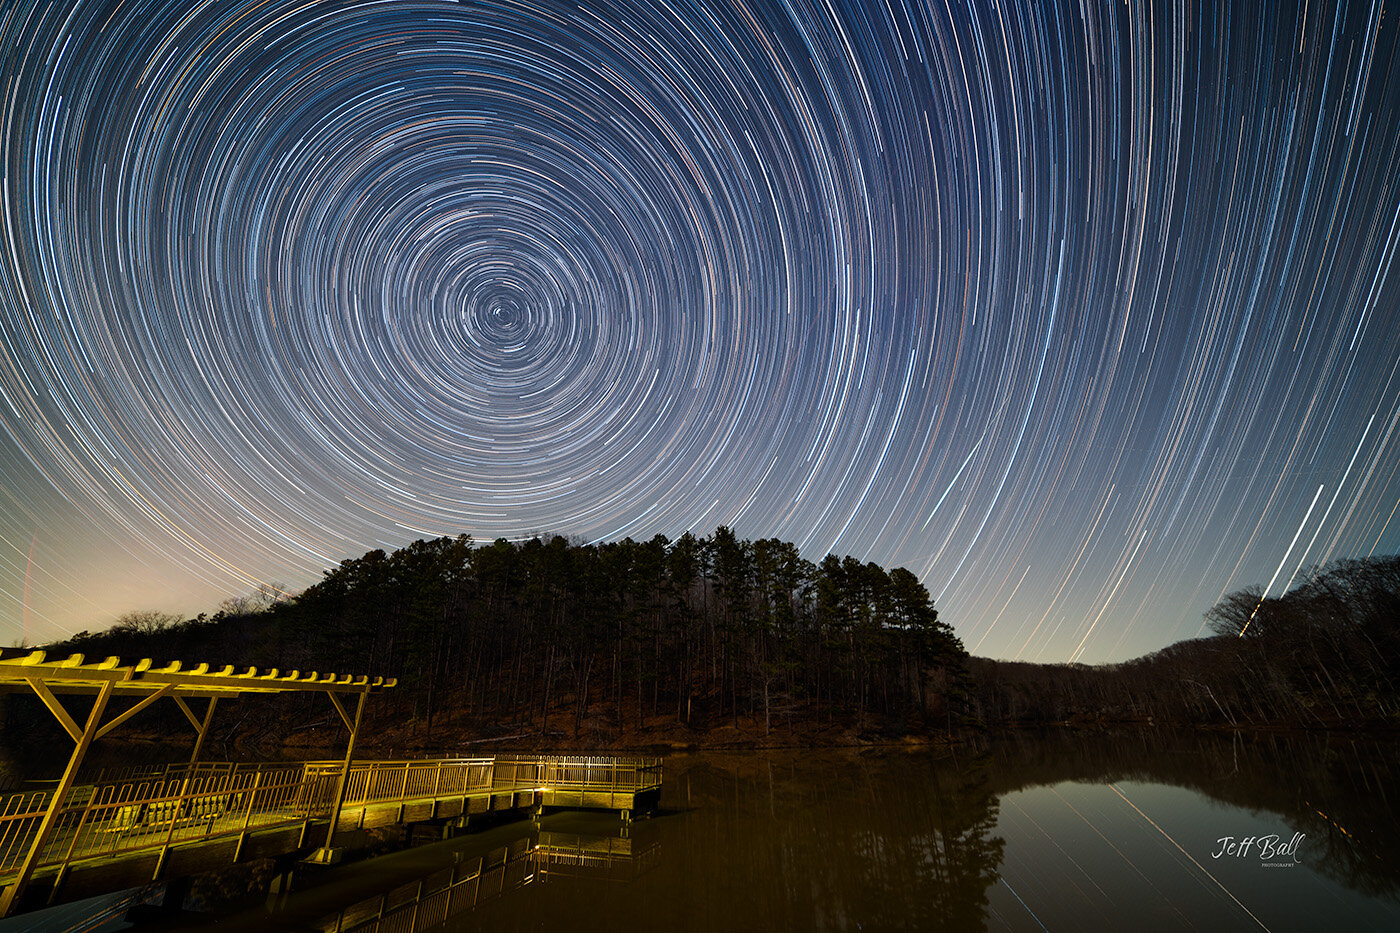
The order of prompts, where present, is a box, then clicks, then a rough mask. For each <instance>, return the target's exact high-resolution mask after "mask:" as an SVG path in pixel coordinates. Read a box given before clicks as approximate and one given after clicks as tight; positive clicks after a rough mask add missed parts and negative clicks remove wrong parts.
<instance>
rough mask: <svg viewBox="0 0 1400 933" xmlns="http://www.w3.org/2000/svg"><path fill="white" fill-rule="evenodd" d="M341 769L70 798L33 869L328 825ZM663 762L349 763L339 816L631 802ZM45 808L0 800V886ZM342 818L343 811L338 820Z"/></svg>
mask: <svg viewBox="0 0 1400 933" xmlns="http://www.w3.org/2000/svg"><path fill="white" fill-rule="evenodd" d="M342 767H343V764H342V762H339V761H304V762H273V763H265V764H229V763H210V762H205V763H200V764H197V765H195V766H193V767H191V766H187V765H170V766H166V767H161V768H151V769H145V770H143V771H142V772H141V775H142V776H141V778H140V779H137V780H127V781H117V782H110V783H109V782H99V783H95V784H92V785H88V786H86V787H83V788H75V789H74V792H73V793H72V794H70V795H69V797H68V799H67V801H66V802H65V804H64V807H63V809H62V810H61V811H60V814H59V818H58V819H59V822H58V827H57V829H56V831H55V832H53V834H52V835H51V836H50V837H49V838H48V840H47V842H46V844H45V845H44V847H43V850H42V852H41V853H40V857H39V861H38V863H37V867H39V868H40V869H48V870H52V869H53V868H54V866H60V870H66V866H68V865H69V864H71V863H73V862H78V861H81V860H84V859H91V858H98V857H110V856H121V855H124V854H128V853H138V852H142V851H149V850H154V849H159V850H162V852H163V851H164V850H166V849H168V848H169V847H170V846H172V845H183V844H188V843H195V842H200V841H205V840H213V839H217V838H221V837H225V838H226V837H234V836H245V835H246V834H248V833H251V832H257V831H259V830H264V829H272V828H276V827H283V826H286V825H289V824H297V823H306V822H308V821H310V820H313V819H323V818H326V817H328V816H329V815H330V813H331V811H332V810H333V808H334V805H335V795H336V789H337V787H338V782H339V778H340V772H341V768H342ZM660 768H661V760H660V759H659V758H626V759H620V758H604V757H596V756H558V755H554V756H548V755H501V756H497V757H481V758H442V759H429V760H404V761H364V762H356V763H353V764H352V765H351V767H350V774H349V780H348V781H347V787H346V796H345V802H344V805H343V807H344V808H346V809H353V808H356V807H366V806H374V805H380V804H394V803H405V802H411V801H418V800H431V799H440V798H452V797H481V796H491V795H496V794H515V793H521V792H530V791H543V790H546V789H553V790H558V789H584V790H590V791H609V792H637V791H642V790H646V789H649V788H654V787H656V786H659V784H660V777H661V772H660ZM48 803H49V793H48V792H47V791H44V790H39V791H31V792H28V793H16V794H10V795H8V796H5V797H3V798H0V885H3V884H5V883H7V881H8V878H9V877H11V876H12V875H13V873H15V872H17V871H18V869H19V866H20V864H21V863H22V862H23V861H24V859H25V857H26V855H27V853H28V851H29V848H30V845H31V843H32V841H33V839H34V835H35V833H36V832H37V829H38V826H39V822H40V820H41V819H42V818H43V816H44V813H45V810H46V808H47V806H48ZM342 812H343V811H342Z"/></svg>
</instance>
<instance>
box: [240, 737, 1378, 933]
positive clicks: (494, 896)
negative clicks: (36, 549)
mask: <svg viewBox="0 0 1400 933" xmlns="http://www.w3.org/2000/svg"><path fill="white" fill-rule="evenodd" d="M1395 750H1396V749H1395V746H1394V745H1393V744H1387V743H1381V742H1371V741H1363V740H1360V739H1355V738H1339V737H1335V736H1332V737H1284V736H1253V737H1248V738H1243V737H1238V736H1232V735H1229V734H1207V733H1186V734H1170V733H1150V734H1149V733H1140V732H1130V733H1124V734H1115V735H1105V734H1100V733H1094V734H1086V733H1075V732H1068V731H1066V732H1055V733H1049V734H1014V735H1010V736H1005V737H1001V738H998V739H996V740H989V741H985V742H982V743H977V744H973V745H964V746H961V747H959V748H958V749H957V751H956V752H955V753H952V754H948V753H940V754H934V753H930V752H928V751H925V750H921V749H880V750H864V751H861V750H849V751H817V752H813V751H799V750H792V751H771V752H761V753H760V752H753V753H744V752H734V753H713V752H712V753H704V754H691V755H676V756H672V757H671V758H669V759H667V761H666V784H665V786H664V787H663V792H662V799H661V811H660V812H659V813H658V814H657V815H656V816H655V817H653V818H652V819H649V820H643V821H640V822H637V823H635V824H632V825H631V826H630V827H628V826H627V825H626V824H622V823H621V822H620V821H619V820H618V818H617V816H616V815H614V814H610V813H592V814H589V813H569V812H560V813H554V814H550V815H547V816H546V817H545V818H544V820H543V821H542V822H541V823H540V824H538V825H537V824H531V823H529V822H522V823H517V824H511V825H508V826H499V827H496V828H494V829H490V830H488V831H486V832H483V833H481V834H470V835H468V836H466V837H461V838H458V839H454V840H452V841H451V842H448V843H439V844H437V845H433V846H427V847H424V848H423V849H422V850H414V853H416V854H414V853H400V854H399V855H398V856H390V857H388V858H387V859H383V860H377V861H376V862H367V863H361V865H360V866H354V865H352V866H348V867H346V868H344V869H337V870H336V872H332V873H331V875H328V876H327V879H328V883H326V884H322V885H320V886H318V887H313V888H309V889H307V890H305V891H300V892H297V891H294V893H292V894H291V895H289V896H285V897H279V898H276V899H274V901H273V902H272V903H271V904H270V906H269V908H259V909H258V910H257V911H256V912H255V913H256V916H252V915H244V919H245V920H246V921H247V923H245V928H249V929H262V928H275V927H282V928H289V927H295V928H298V929H308V928H314V929H321V930H335V929H340V930H363V931H366V933H368V931H378V930H391V929H392V930H409V929H412V930H425V929H444V930H472V929H490V930H518V929H555V928H569V929H603V928H607V929H614V928H618V927H623V928H637V929H658V928H659V929H668V928H669V929H672V930H677V931H680V930H775V929H777V930H787V929H814V930H821V929H832V930H847V929H866V930H870V929H875V930H886V929H888V930H902V929H908V930H979V929H995V930H1001V929H1028V930H1038V929H1041V928H1042V927H1044V928H1049V929H1060V928H1067V927H1068V928H1106V927H1117V926H1125V925H1131V926H1132V928H1133V929H1134V930H1135V931H1143V930H1152V929H1179V928H1182V927H1192V926H1194V927H1205V928H1228V927H1234V926H1242V927H1243V926H1248V927H1257V928H1265V929H1271V930H1288V929H1313V928H1317V927H1319V926H1320V925H1324V924H1325V925H1328V926H1336V927H1338V928H1345V929H1365V928H1373V929H1400V842H1398V841H1397V840H1400V822H1398V821H1397V811H1396V807H1395V801H1394V800H1393V795H1394V789H1395V788H1396V787H1397V786H1400V784H1397V782H1396V777H1397V775H1396V773H1395V772H1396V769H1397V765H1396V762H1397V756H1396V755H1395ZM1269 834H1275V835H1277V836H1278V837H1279V838H1280V840H1289V839H1293V838H1295V837H1298V834H1301V837H1300V838H1301V843H1300V845H1299V850H1298V852H1297V854H1296V857H1295V858H1293V859H1292V860H1291V861H1292V863H1291V864H1290V865H1284V864H1282V862H1283V861H1284V860H1282V859H1278V860H1274V861H1273V864H1268V862H1269V861H1270V860H1265V859H1261V858H1260V857H1259V852H1260V849H1261V848H1262V844H1260V843H1257V842H1256V843H1254V844H1253V845H1252V848H1250V849H1249V850H1248V851H1247V853H1246V854H1247V857H1232V856H1223V857H1217V856H1216V855H1215V853H1216V852H1217V850H1218V849H1220V848H1221V844H1220V840H1221V839H1222V838H1225V837H1233V838H1234V839H1236V841H1240V840H1243V839H1245V838H1254V839H1256V840H1257V839H1259V838H1262V837H1264V836H1266V835H1269ZM396 858H405V859H407V860H408V861H407V862H400V863H393V862H391V861H390V860H391V859H396ZM414 860H416V861H414ZM380 865H382V866H383V867H376V866H380ZM391 866H394V867H392V868H391ZM1266 868H1269V869H1273V870H1265V869H1266ZM337 872H344V873H357V874H341V875H337V874H336V873H337ZM334 877H340V878H342V881H341V882H340V883H339V886H338V887H337V883H335V882H332V881H329V879H331V878H334ZM344 879H349V880H344ZM233 925H234V927H235V928H238V922H237V918H235V921H234V923H233Z"/></svg>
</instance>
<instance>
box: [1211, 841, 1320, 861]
mask: <svg viewBox="0 0 1400 933" xmlns="http://www.w3.org/2000/svg"><path fill="white" fill-rule="evenodd" d="M1215 844H1216V846H1217V847H1218V848H1217V849H1216V850H1215V851H1214V852H1213V853H1211V858H1215V859H1218V858H1237V859H1246V858H1255V859H1258V860H1259V862H1260V863H1261V864H1262V865H1263V866H1264V867H1266V868H1275V867H1278V868H1285V867H1289V866H1292V865H1296V864H1298V862H1299V861H1300V859H1299V858H1298V848H1299V847H1300V846H1301V845H1302V844H1303V834H1302V833H1294V834H1293V838H1292V839H1289V840H1288V841H1287V842H1285V841H1283V837H1282V836H1280V835H1279V834H1278V833H1270V834H1268V835H1266V836H1221V837H1220V838H1219V839H1217V840H1215Z"/></svg>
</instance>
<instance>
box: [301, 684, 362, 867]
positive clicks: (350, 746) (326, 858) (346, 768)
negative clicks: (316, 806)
mask: <svg viewBox="0 0 1400 933" xmlns="http://www.w3.org/2000/svg"><path fill="white" fill-rule="evenodd" d="M326 696H328V697H330V698H331V702H332V703H334V704H335V708H336V712H338V713H340V718H341V719H343V720H345V724H346V725H347V726H349V727H350V741H349V743H347V744H346V746H345V761H344V763H343V764H342V765H341V767H340V781H339V783H338V784H337V786H336V790H335V806H334V807H333V808H331V824H330V825H329V826H327V827H326V843H325V845H323V846H321V848H319V849H317V850H316V851H315V852H313V853H311V855H310V857H309V858H307V861H308V862H315V863H317V864H320V865H330V864H333V863H335V862H336V861H338V860H339V857H340V853H339V852H338V851H336V850H335V849H334V848H333V847H332V846H331V840H332V839H334V838H335V828H336V826H338V825H339V824H340V811H341V808H342V807H344V806H345V793H346V791H347V790H349V788H350V762H351V761H352V760H353V759H354V756H355V738H356V737H357V736H358V735H359V734H360V719H361V718H362V717H363V716H364V712H365V697H367V696H369V693H368V692H366V693H361V694H360V700H359V702H358V703H356V704H355V721H354V722H353V723H351V722H350V719H349V717H348V716H346V715H345V708H344V707H342V706H341V705H340V700H338V699H337V698H336V695H335V694H334V693H327V694H326Z"/></svg>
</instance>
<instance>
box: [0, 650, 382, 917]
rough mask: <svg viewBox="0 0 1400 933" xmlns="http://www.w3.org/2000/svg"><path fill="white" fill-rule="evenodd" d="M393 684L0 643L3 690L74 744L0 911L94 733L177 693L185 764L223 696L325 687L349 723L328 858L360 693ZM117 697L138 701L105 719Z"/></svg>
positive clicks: (32, 861) (1, 909)
mask: <svg viewBox="0 0 1400 933" xmlns="http://www.w3.org/2000/svg"><path fill="white" fill-rule="evenodd" d="M395 683H396V681H395V680H394V679H393V678H383V677H374V678H371V677H368V676H363V675H361V676H352V675H349V674H320V673H317V672H315V671H312V672H310V673H306V674H303V673H301V672H300V671H291V672H289V673H286V674H284V673H282V672H281V671H279V670H278V669H276V668H271V669H269V670H264V671H260V670H258V669H257V668H255V667H249V668H244V669H238V668H234V667H233V665H228V666H225V667H222V668H217V669H215V668H211V667H210V666H209V665H208V664H198V665H195V666H193V667H189V668H186V667H185V666H183V665H182V664H181V662H179V661H172V662H169V663H167V664H158V663H156V662H154V661H152V660H151V659H150V658H141V659H140V660H134V661H133V660H130V659H122V658H115V657H110V658H106V659H105V660H102V661H97V662H93V663H88V662H87V661H86V660H85V659H84V657H83V656H82V655H81V654H74V655H70V656H68V657H66V658H61V659H54V660H49V658H48V657H47V655H46V653H45V652H44V651H33V650H29V649H21V648H0V693H33V694H34V695H35V696H37V697H38V698H39V700H40V701H42V702H43V704H44V706H46V707H47V708H48V710H49V712H51V713H53V716H54V718H55V719H57V720H58V723H59V725H61V726H62V727H63V729H64V731H65V732H67V733H68V735H69V736H70V737H71V738H72V739H73V743H74V747H73V754H72V755H71V756H70V757H69V759H68V766H67V768H65V769H64V772H63V777H62V778H60V779H59V782H58V786H57V787H56V788H55V789H54V792H53V797H52V798H51V799H50V801H49V806H48V810H47V811H46V812H45V814H44V818H43V820H42V821H40V823H39V828H38V830H37V832H36V833H35V835H34V838H33V840H32V841H31V843H30V847H29V853H28V855H27V856H26V858H25V860H24V862H23V864H22V865H21V867H20V871H19V874H18V876H17V877H16V878H15V879H14V881H12V882H11V883H10V884H9V885H8V886H7V887H6V888H5V890H4V892H3V893H0V917H5V916H8V915H9V913H10V911H11V909H12V907H13V905H15V904H16V903H17V902H18V900H19V897H20V895H21V894H22V893H23V892H24V889H25V887H26V886H27V885H28V884H29V881H30V879H31V878H32V876H33V874H34V868H35V865H36V864H37V862H38V858H39V854H40V852H42V851H43V848H44V844H45V843H46V842H48V839H49V836H50V834H51V833H52V832H53V830H54V827H55V825H56V824H57V821H58V815H59V814H60V813H61V812H62V809H63V804H64V801H65V799H66V798H67V796H68V792H69V790H71V789H72V787H73V781H74V778H75V777H76V776H77V773H78V768H79V767H80V766H81V765H82V762H83V757H84V756H85V755H86V754H87V750H88V748H89V747H90V746H91V745H92V743H93V742H94V741H95V740H97V739H100V738H102V737H103V736H105V735H107V734H108V733H109V732H111V731H112V730H113V729H116V728H117V727H118V726H120V725H122V724H123V723H125V722H126V721H127V720H129V719H130V718H131V717H132V716H135V715H136V714H137V713H139V712H141V710H143V709H145V708H146V707H148V706H150V705H151V704H152V703H155V702H156V701H157V700H159V699H161V698H162V697H170V698H171V699H172V700H174V701H175V705H176V706H178V707H179V708H180V711H181V712H182V713H184V715H185V718H186V719H188V720H189V723H190V725H191V726H193V727H194V730H195V733H196V735H197V738H196V739H195V746H194V752H193V753H192V754H191V755H190V763H191V764H194V763H195V762H197V761H198V760H199V754H200V751H201V749H202V748H203V746H204V738H205V736H206V735H207V734H208V732H209V724H210V723H211V722H212V721H213V718H214V707H215V705H216V704H217V703H218V701H219V700H220V699H225V698H230V699H231V698H234V697H237V696H239V695H241V694H245V693H290V692H297V691H300V692H317V693H324V694H325V695H326V696H327V697H328V698H329V699H330V701H331V703H332V705H334V706H335V711H336V712H337V713H339V714H340V718H341V721H343V722H344V723H345V727H346V728H347V729H349V730H350V740H349V742H348V744H347V745H346V749H345V764H344V767H343V768H342V769H341V774H340V783H339V787H338V789H337V792H336V803H335V810H334V812H333V814H332V818H331V824H330V832H328V834H327V836H326V845H325V846H324V847H322V849H321V850H318V854H323V857H327V856H328V855H329V846H330V842H331V836H330V833H333V832H334V830H335V826H336V823H337V821H338V817H339V815H340V809H341V807H342V806H343V804H344V801H345V786H346V776H347V775H348V774H349V772H350V762H351V757H352V756H353V755H354V752H355V740H356V738H357V737H358V735H359V731H360V722H361V719H362V717H363V715H364V708H365V698H366V697H367V696H369V695H370V694H371V693H377V692H379V691H381V690H384V689H386V688H388V687H392V686H394V685H395ZM345 694H358V695H359V700H358V701H357V702H356V704H355V709H354V711H353V712H352V711H351V710H350V709H349V706H348V704H347V703H346V702H345V701H344V700H343V699H342V698H341V697H342V696H343V695H345ZM71 695H78V696H83V697H88V696H90V697H93V698H94V699H93V702H92V706H91V708H90V709H88V711H87V713H86V716H82V714H79V716H77V717H75V716H74V714H73V713H71V712H70V711H69V709H68V708H67V707H66V706H65V705H64V703H63V702H62V701H61V700H60V699H59V698H60V697H62V696H71ZM114 697H128V698H132V699H134V700H136V702H135V703H133V704H132V705H130V706H129V707H127V708H126V709H124V710H122V711H121V712H119V713H116V714H115V715H113V716H111V717H108V718H106V720H105V721H104V716H105V714H106V711H107V705H108V703H109V701H111V700H112V699H113V698H114ZM191 700H208V703H207V705H205V706H204V708H203V710H202V715H197V714H196V710H197V709H198V707H191V705H190V701H191ZM79 718H82V719H83V725H79V724H78V720H79Z"/></svg>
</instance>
